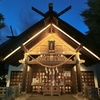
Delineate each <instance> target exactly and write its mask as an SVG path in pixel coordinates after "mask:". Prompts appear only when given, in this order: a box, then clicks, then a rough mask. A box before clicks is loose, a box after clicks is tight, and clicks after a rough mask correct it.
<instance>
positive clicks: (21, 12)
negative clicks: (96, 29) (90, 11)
mask: <svg viewBox="0 0 100 100" xmlns="http://www.w3.org/2000/svg"><path fill="white" fill-rule="evenodd" d="M86 2H87V0H0V13H2V14H3V15H4V17H5V24H6V27H4V28H3V29H1V30H0V39H1V40H0V44H1V43H2V42H4V41H5V40H7V38H6V36H9V35H11V31H10V25H11V26H12V28H13V32H14V35H19V34H20V33H22V32H23V31H24V30H26V29H27V28H29V27H30V26H31V25H33V24H35V23H36V22H37V21H39V20H41V19H42V18H43V17H42V16H40V15H39V14H37V13H36V12H34V11H33V10H32V9H31V7H32V6H33V7H35V8H37V9H38V10H40V11H42V12H43V13H45V12H47V11H48V4H49V3H53V10H54V11H56V12H57V13H59V12H60V11H62V10H63V9H65V8H66V7H68V6H70V5H71V6H72V8H71V9H70V10H69V11H68V12H66V13H65V14H63V15H62V16H60V18H61V19H62V20H64V21H65V22H67V23H69V24H70V25H72V26H73V27H75V28H76V29H77V30H79V31H80V32H82V33H83V34H85V32H86V31H88V28H87V26H86V25H85V24H84V22H83V18H82V17H81V16H80V13H81V12H82V11H83V10H85V9H86V8H87V5H86Z"/></svg>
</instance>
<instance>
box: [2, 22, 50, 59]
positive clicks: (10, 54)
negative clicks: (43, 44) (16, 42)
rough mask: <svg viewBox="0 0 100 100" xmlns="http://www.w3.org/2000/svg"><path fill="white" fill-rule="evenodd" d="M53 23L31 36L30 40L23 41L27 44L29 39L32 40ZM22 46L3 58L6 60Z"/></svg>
mask: <svg viewBox="0 0 100 100" xmlns="http://www.w3.org/2000/svg"><path fill="white" fill-rule="evenodd" d="M50 25H51V24H49V25H47V26H46V27H45V28H43V29H42V30H41V31H39V32H38V33H37V34H35V35H34V36H33V37H31V38H30V39H29V40H27V41H26V42H24V43H23V45H25V44H27V43H28V42H29V41H31V40H32V39H33V38H35V37H36V36H38V35H39V34H40V33H41V32H43V31H44V30H45V29H47V28H48V27H49V26H50ZM20 48H21V47H20V46H19V47H18V48H16V49H15V50H14V51H12V52H11V53H10V54H8V55H7V56H6V57H4V58H3V60H6V59H7V58H8V57H10V56H11V55H12V54H14V53H15V52H16V51H17V50H19V49H20Z"/></svg>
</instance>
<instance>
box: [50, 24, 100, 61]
mask: <svg viewBox="0 0 100 100" xmlns="http://www.w3.org/2000/svg"><path fill="white" fill-rule="evenodd" d="M52 25H53V26H54V27H55V28H56V29H58V30H59V31H61V32H62V33H63V34H65V35H66V36H67V37H69V38H70V39H71V40H73V41H74V42H76V43H77V44H78V45H81V43H79V42H78V41H76V40H75V39H74V38H72V37H71V36H69V35H68V34H67V33H65V32H64V31H63V30H61V29H60V28H59V27H57V26H56V25H54V24H52ZM83 48H84V49H85V50H86V51H88V52H89V53H90V54H92V55H93V56H94V57H95V58H97V59H98V60H100V58H99V57H98V56H97V55H96V54H94V53H93V52H91V51H90V50H89V49H87V48H86V47H85V46H83Z"/></svg>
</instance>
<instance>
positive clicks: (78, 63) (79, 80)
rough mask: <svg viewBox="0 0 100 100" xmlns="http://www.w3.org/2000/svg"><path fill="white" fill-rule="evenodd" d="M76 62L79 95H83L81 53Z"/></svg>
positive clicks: (77, 54)
mask: <svg viewBox="0 0 100 100" xmlns="http://www.w3.org/2000/svg"><path fill="white" fill-rule="evenodd" d="M75 60H76V72H77V85H78V93H79V94H81V93H82V77H81V71H80V62H79V61H80V57H79V52H77V53H76V56H75Z"/></svg>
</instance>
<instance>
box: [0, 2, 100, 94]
mask: <svg viewBox="0 0 100 100" xmlns="http://www.w3.org/2000/svg"><path fill="white" fill-rule="evenodd" d="M70 8H71V6H69V7H67V8H66V9H64V10H63V11H61V12H60V13H57V12H55V11H53V5H52V3H50V4H49V11H48V12H46V13H42V12H41V11H39V10H37V9H36V8H34V7H32V10H34V11H36V12H37V13H39V14H40V15H42V16H43V17H44V18H43V19H42V20H40V21H39V22H37V23H36V24H35V25H33V26H31V27H30V28H29V29H27V30H26V31H25V32H23V33H22V34H20V35H19V36H17V37H15V38H13V39H10V40H9V41H8V42H7V45H5V44H2V46H1V47H0V61H2V62H4V63H7V64H9V65H12V66H16V67H18V66H19V65H22V66H23V71H20V70H19V71H16V70H15V71H14V70H13V71H11V74H10V75H11V77H10V85H16V84H19V83H20V84H21V91H22V92H29V93H30V92H43V93H44V94H46V93H48V92H50V91H52V92H50V93H51V94H52V93H56V90H57V91H58V90H59V91H60V92H61V93H77V92H82V89H83V84H84V83H85V84H87V85H89V86H94V85H95V84H94V73H93V72H92V71H81V70H80V66H81V64H84V65H85V66H91V65H93V64H95V63H97V62H99V60H100V58H99V57H98V56H97V55H96V54H94V53H93V52H91V51H90V50H89V49H88V48H86V47H85V46H84V43H85V39H86V37H85V35H83V34H82V33H81V32H79V31H78V30H76V29H75V28H73V27H72V26H70V25H69V24H68V23H66V22H64V21H63V20H61V19H60V18H59V16H60V15H62V14H63V13H64V12H66V11H68V10H69V9H70ZM15 44H16V45H15ZM75 70H76V71H75ZM89 82H90V83H89ZM45 87H47V88H45ZM58 94H59V93H58Z"/></svg>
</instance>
